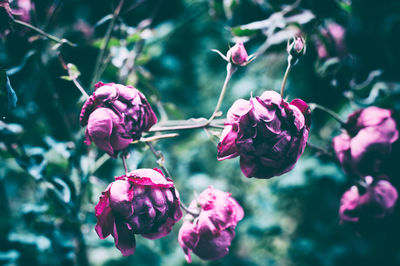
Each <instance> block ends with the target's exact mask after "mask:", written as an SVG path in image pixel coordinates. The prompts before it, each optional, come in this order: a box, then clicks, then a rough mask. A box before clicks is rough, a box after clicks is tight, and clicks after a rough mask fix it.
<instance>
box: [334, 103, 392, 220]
mask: <svg viewBox="0 0 400 266" xmlns="http://www.w3.org/2000/svg"><path fill="white" fill-rule="evenodd" d="M398 137H399V133H398V130H397V126H396V122H395V120H394V119H393V117H392V112H391V111H390V110H387V109H382V108H379V107H375V106H371V107H368V108H365V109H360V110H357V111H355V112H354V113H352V114H351V115H350V116H349V117H348V120H347V122H346V123H345V125H344V132H343V133H342V134H341V135H339V136H336V137H335V138H333V148H334V150H335V153H336V156H337V158H338V160H339V162H340V164H341V166H342V168H343V170H344V172H345V173H346V174H348V175H349V176H352V177H355V178H357V179H358V180H359V181H358V184H357V185H355V186H352V187H351V188H350V189H349V190H348V191H346V192H345V193H344V194H343V197H342V200H341V206H340V210H339V215H340V218H341V222H342V223H345V224H352V225H362V224H365V223H370V222H371V221H372V222H373V221H378V220H381V219H382V218H384V217H385V216H386V215H388V214H390V213H391V212H392V211H393V209H394V206H395V203H396V201H397V198H398V193H397V190H396V188H395V187H394V186H393V185H392V184H391V183H390V182H389V180H387V179H388V177H387V173H385V162H386V161H387V160H388V159H389V158H390V157H391V156H394V154H393V153H392V149H393V144H394V142H396V141H397V139H398Z"/></svg>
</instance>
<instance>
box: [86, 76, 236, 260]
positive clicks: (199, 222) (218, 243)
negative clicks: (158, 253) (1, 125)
mask: <svg viewBox="0 0 400 266" xmlns="http://www.w3.org/2000/svg"><path fill="white" fill-rule="evenodd" d="M156 122H157V118H156V116H155V114H154V112H153V110H152V108H151V106H150V104H149V103H148V101H147V100H146V98H145V96H144V95H143V94H142V93H140V92H139V91H138V90H137V89H135V88H133V87H131V86H123V85H119V84H114V83H108V84H103V83H101V82H99V83H98V84H96V87H95V91H94V93H93V95H92V96H90V97H89V98H88V99H87V100H86V102H85V104H84V106H83V108H82V111H81V115H80V123H81V125H82V126H87V127H86V143H87V144H90V143H91V142H94V143H95V144H96V145H97V146H98V147H99V148H100V149H102V150H104V151H105V152H107V153H108V154H109V155H110V156H112V157H116V156H117V153H118V152H119V151H121V150H123V149H125V148H127V147H128V145H129V144H130V143H131V142H132V141H133V140H138V139H140V137H141V136H142V133H143V132H145V131H147V130H148V129H149V128H150V127H151V126H153V125H154V124H155V123H156ZM189 212H191V213H192V214H193V216H191V217H192V218H191V219H190V218H185V222H184V223H183V225H182V228H181V229H180V231H179V243H180V244H181V246H182V248H183V249H184V252H185V254H186V258H187V260H188V262H190V261H191V257H190V250H193V252H194V253H195V254H197V255H198V256H199V257H200V258H202V259H205V260H214V259H218V258H222V257H223V256H225V255H226V254H227V253H228V252H229V247H230V245H231V241H232V240H233V238H234V236H235V227H236V224H237V222H238V221H239V220H241V219H242V218H243V209H242V207H241V206H240V205H239V204H238V203H237V202H236V201H235V200H234V199H233V198H232V197H231V196H230V194H229V193H226V192H223V191H220V190H217V189H213V188H212V187H210V188H208V189H206V190H205V191H203V192H202V193H201V194H200V197H199V198H198V199H196V200H194V201H193V202H192V203H191V204H190V206H189ZM95 215H96V217H97V224H96V227H95V230H96V232H97V234H98V236H99V237H100V238H101V239H105V238H106V237H108V236H109V235H112V236H113V237H114V242H115V246H116V247H117V248H118V249H119V250H120V251H121V253H122V254H123V255H124V256H129V255H132V254H133V253H134V251H135V247H136V240H135V234H140V235H142V236H143V237H145V238H148V239H158V238H161V237H164V236H166V235H167V234H169V233H170V232H171V230H172V227H173V226H174V224H175V223H177V222H178V221H180V220H181V218H182V211H181V207H180V199H179V193H178V191H177V190H176V189H175V187H174V183H173V181H172V180H171V179H170V178H166V177H165V176H164V175H163V173H162V171H161V170H159V169H156V168H155V169H137V170H134V171H132V172H129V173H127V174H125V175H122V176H119V177H115V181H114V182H112V183H111V184H110V185H109V186H108V187H107V188H106V189H105V191H104V192H103V193H102V195H101V196H100V200H99V202H98V204H97V205H96V207H95ZM189 216H190V215H189V214H188V216H187V217H189Z"/></svg>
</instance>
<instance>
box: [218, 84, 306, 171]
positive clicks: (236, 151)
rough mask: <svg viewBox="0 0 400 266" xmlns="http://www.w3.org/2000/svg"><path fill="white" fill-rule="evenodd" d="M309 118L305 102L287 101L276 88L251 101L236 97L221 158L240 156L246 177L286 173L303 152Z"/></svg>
mask: <svg viewBox="0 0 400 266" xmlns="http://www.w3.org/2000/svg"><path fill="white" fill-rule="evenodd" d="M310 121H311V120H310V110H309V108H308V105H307V104H306V103H305V102H304V101H302V100H300V99H295V100H293V101H292V102H291V103H287V102H286V101H285V100H283V99H282V97H281V96H280V95H279V94H278V93H276V92H275V91H265V92H264V93H263V94H262V95H261V97H258V96H257V97H255V98H251V99H250V100H249V101H246V100H243V99H240V100H237V101H236V102H235V103H234V104H233V105H232V107H231V108H230V109H229V111H228V114H227V121H226V122H225V129H224V130H223V132H222V135H221V138H220V143H219V144H218V160H220V161H221V160H225V159H230V158H234V157H237V156H240V168H241V170H242V172H243V174H244V175H245V176H247V177H256V178H271V177H273V176H278V175H281V174H283V173H286V172H288V171H290V170H291V169H292V168H293V167H294V165H295V163H296V162H297V160H298V159H299V157H300V156H301V154H302V153H303V151H304V148H305V146H306V143H307V138H308V131H309V129H310Z"/></svg>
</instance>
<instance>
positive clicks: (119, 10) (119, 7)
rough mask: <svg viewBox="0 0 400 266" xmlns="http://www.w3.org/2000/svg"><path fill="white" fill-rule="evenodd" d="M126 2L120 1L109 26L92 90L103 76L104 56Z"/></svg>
mask: <svg viewBox="0 0 400 266" xmlns="http://www.w3.org/2000/svg"><path fill="white" fill-rule="evenodd" d="M124 1H125V0H120V1H119V4H118V6H117V8H116V9H115V10H114V13H113V16H112V19H111V22H110V25H109V26H108V28H107V32H106V35H105V36H104V42H103V43H102V45H101V47H100V52H99V55H98V56H97V59H96V64H95V67H94V71H93V75H92V76H93V77H92V81H91V82H90V88H92V87H93V86H94V84H95V82H96V81H97V80H98V79H99V78H100V76H101V71H100V66H101V64H102V62H103V59H104V54H105V52H106V49H107V46H108V43H109V42H110V39H111V34H112V31H113V29H114V25H115V22H116V21H117V18H118V16H119V13H120V12H121V8H122V5H123V4H124Z"/></svg>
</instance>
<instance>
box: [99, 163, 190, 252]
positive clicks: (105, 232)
mask: <svg viewBox="0 0 400 266" xmlns="http://www.w3.org/2000/svg"><path fill="white" fill-rule="evenodd" d="M179 204H180V201H179V194H178V191H176V190H175V188H174V184H173V181H172V180H171V179H166V178H165V177H164V175H163V174H162V173H161V170H159V169H156V168H155V169H154V170H153V169H138V170H135V171H132V172H130V173H128V174H127V175H123V176H120V177H116V180H115V181H114V182H112V183H111V184H110V185H109V186H108V187H107V188H106V190H105V191H104V192H103V193H102V195H101V197H100V201H99V203H98V204H97V205H96V208H95V210H96V217H97V224H96V227H95V229H96V232H97V234H98V235H99V237H100V238H101V239H105V238H106V237H107V236H109V235H110V234H111V235H112V236H113V237H114V242H115V246H116V247H117V248H118V249H119V250H120V251H121V253H122V255H124V256H129V255H132V254H133V253H134V251H135V247H136V240H135V234H141V235H142V236H143V237H145V238H148V239H157V238H161V237H164V236H166V235H167V234H169V232H171V230H172V227H173V225H174V224H175V223H177V222H178V221H179V220H180V219H181V218H182V212H181V209H180V207H179Z"/></svg>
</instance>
